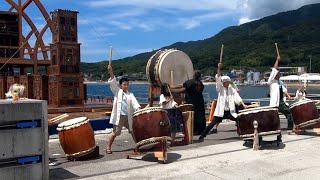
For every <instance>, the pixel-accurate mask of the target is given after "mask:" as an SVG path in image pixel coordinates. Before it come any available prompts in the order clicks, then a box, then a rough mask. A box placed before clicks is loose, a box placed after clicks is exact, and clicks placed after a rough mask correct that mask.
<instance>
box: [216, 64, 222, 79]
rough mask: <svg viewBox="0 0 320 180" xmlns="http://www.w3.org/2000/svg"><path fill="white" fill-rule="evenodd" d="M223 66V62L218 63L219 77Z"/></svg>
mask: <svg viewBox="0 0 320 180" xmlns="http://www.w3.org/2000/svg"><path fill="white" fill-rule="evenodd" d="M221 68H222V63H218V69H217V75H218V77H221Z"/></svg>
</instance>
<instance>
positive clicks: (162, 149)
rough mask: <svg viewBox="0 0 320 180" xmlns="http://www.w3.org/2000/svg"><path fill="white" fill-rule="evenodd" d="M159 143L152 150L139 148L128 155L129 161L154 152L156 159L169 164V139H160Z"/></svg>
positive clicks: (163, 137)
mask: <svg viewBox="0 0 320 180" xmlns="http://www.w3.org/2000/svg"><path fill="white" fill-rule="evenodd" d="M158 141H159V143H158V144H157V145H156V146H154V147H153V148H151V149H139V147H138V146H137V147H136V148H135V149H134V151H133V152H132V153H130V154H128V155H127V159H130V158H132V157H137V156H141V155H142V154H143V153H148V152H153V153H154V157H156V158H157V159H158V161H160V162H162V163H163V164H165V163H166V162H167V157H168V155H167V148H168V143H167V141H168V139H167V138H166V137H165V136H162V137H161V138H160V139H158Z"/></svg>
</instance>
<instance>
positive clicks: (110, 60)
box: [109, 46, 112, 66]
mask: <svg viewBox="0 0 320 180" xmlns="http://www.w3.org/2000/svg"><path fill="white" fill-rule="evenodd" d="M111 63H112V46H110V59H109V65H110V66H111Z"/></svg>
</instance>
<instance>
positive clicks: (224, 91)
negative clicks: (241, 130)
mask: <svg viewBox="0 0 320 180" xmlns="http://www.w3.org/2000/svg"><path fill="white" fill-rule="evenodd" d="M221 67H222V63H219V64H218V71H217V76H216V77H217V78H216V90H217V93H218V100H217V106H216V109H215V111H214V120H213V121H211V123H210V124H209V125H208V126H207V127H206V128H205V130H204V131H203V132H202V133H201V135H200V137H199V141H203V139H204V138H205V137H206V135H207V134H208V133H209V131H210V130H211V129H212V128H213V127H214V125H215V124H217V123H220V122H222V120H223V119H231V120H233V121H237V119H236V118H237V116H238V115H237V113H236V107H235V104H238V105H240V104H241V105H242V106H243V107H244V108H245V109H246V108H247V106H246V105H245V104H244V103H243V101H242V99H241V97H240V95H239V94H238V92H237V91H236V90H235V89H234V88H233V87H230V86H229V85H230V83H231V79H230V77H229V76H221Z"/></svg>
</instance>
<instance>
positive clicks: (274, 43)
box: [274, 43, 280, 57]
mask: <svg viewBox="0 0 320 180" xmlns="http://www.w3.org/2000/svg"><path fill="white" fill-rule="evenodd" d="M274 45H276V50H277V55H278V57H280V53H279V49H278V44H277V43H274Z"/></svg>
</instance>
